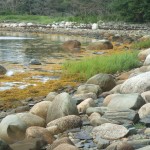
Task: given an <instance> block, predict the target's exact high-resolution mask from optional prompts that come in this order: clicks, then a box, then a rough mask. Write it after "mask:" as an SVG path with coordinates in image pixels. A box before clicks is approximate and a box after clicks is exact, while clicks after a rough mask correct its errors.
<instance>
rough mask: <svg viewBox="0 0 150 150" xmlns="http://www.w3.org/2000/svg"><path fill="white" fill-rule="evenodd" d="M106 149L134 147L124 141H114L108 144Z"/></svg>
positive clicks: (131, 149)
mask: <svg viewBox="0 0 150 150" xmlns="http://www.w3.org/2000/svg"><path fill="white" fill-rule="evenodd" d="M106 150H134V148H133V147H132V145H130V144H128V143H126V142H115V143H112V144H111V145H110V146H108V147H107V148H106Z"/></svg>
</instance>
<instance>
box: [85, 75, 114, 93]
mask: <svg viewBox="0 0 150 150" xmlns="http://www.w3.org/2000/svg"><path fill="white" fill-rule="evenodd" d="M86 83H87V84H96V85H99V86H100V88H101V89H102V91H103V92H105V91H109V90H111V89H112V88H114V87H115V86H116V82H115V80H114V78H113V76H112V75H109V74H103V73H100V74H97V75H95V76H93V77H91V78H90V79H88V81H87V82H86Z"/></svg>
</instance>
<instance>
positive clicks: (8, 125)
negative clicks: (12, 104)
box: [0, 115, 27, 143]
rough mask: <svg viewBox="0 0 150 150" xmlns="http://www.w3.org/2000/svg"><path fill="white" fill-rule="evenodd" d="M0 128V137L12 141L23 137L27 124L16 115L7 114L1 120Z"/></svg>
mask: <svg viewBox="0 0 150 150" xmlns="http://www.w3.org/2000/svg"><path fill="white" fill-rule="evenodd" d="M0 129H1V130H0V138H1V139H3V140H4V141H6V142H7V143H14V142H17V141H18V140H23V139H24V138H25V131H26V129H27V124H26V123H25V122H24V121H22V120H21V119H19V117H18V116H16V115H8V116H6V117H5V118H4V119H3V120H2V121H1V123H0Z"/></svg>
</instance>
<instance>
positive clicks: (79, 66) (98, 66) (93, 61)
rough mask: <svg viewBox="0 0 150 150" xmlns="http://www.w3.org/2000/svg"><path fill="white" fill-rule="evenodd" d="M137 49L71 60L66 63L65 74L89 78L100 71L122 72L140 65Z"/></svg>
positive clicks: (64, 66)
mask: <svg viewBox="0 0 150 150" xmlns="http://www.w3.org/2000/svg"><path fill="white" fill-rule="evenodd" d="M137 54H138V53H137V51H134V52H123V53H119V54H112V55H106V56H96V57H91V58H84V59H83V60H81V61H69V62H66V63H64V65H63V71H64V75H65V76H79V77H80V78H81V79H88V78H90V77H91V76H93V75H95V74H98V73H111V74H114V73H116V72H122V71H126V70H130V69H132V68H135V67H137V66H139V65H140V64H139V61H138V58H137Z"/></svg>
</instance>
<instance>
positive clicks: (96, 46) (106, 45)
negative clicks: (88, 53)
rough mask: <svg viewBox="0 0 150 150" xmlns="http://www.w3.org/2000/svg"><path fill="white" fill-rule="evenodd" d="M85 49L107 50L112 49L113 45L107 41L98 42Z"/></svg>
mask: <svg viewBox="0 0 150 150" xmlns="http://www.w3.org/2000/svg"><path fill="white" fill-rule="evenodd" d="M87 49H88V50H107V49H113V45H112V43H111V42H110V41H109V40H99V41H97V42H93V43H90V44H89V45H88V47H87Z"/></svg>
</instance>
